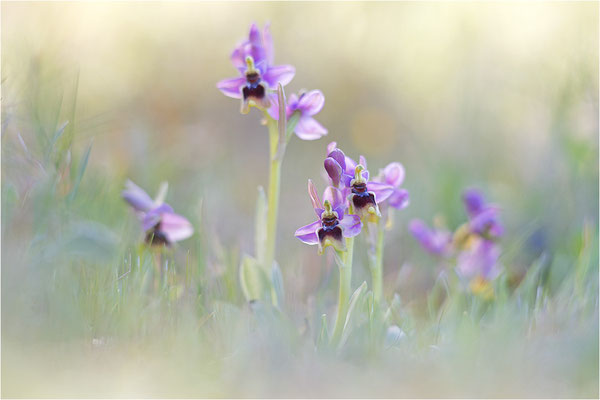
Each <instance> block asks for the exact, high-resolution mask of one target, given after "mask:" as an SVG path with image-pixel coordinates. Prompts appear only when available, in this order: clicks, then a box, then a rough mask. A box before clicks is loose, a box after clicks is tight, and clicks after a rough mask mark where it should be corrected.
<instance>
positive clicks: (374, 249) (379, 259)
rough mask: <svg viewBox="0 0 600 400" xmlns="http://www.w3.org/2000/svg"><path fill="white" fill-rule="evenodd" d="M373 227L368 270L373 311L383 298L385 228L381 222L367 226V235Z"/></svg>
mask: <svg viewBox="0 0 600 400" xmlns="http://www.w3.org/2000/svg"><path fill="white" fill-rule="evenodd" d="M373 225H375V227H376V232H375V236H376V237H375V240H372V239H373V238H372V237H371V241H372V242H374V243H371V245H370V246H369V267H370V268H369V270H370V271H371V282H372V285H373V301H374V303H375V309H377V308H378V306H379V304H381V299H382V298H383V243H384V236H385V226H384V224H383V223H381V221H377V223H375V224H367V226H368V228H367V229H369V233H371V232H370V231H371V230H372V227H373Z"/></svg>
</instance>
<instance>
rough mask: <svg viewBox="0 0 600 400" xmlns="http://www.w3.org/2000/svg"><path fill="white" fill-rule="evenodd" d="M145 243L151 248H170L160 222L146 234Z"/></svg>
mask: <svg viewBox="0 0 600 400" xmlns="http://www.w3.org/2000/svg"><path fill="white" fill-rule="evenodd" d="M144 241H145V242H146V243H147V244H149V245H151V246H170V245H171V243H170V242H169V240H168V239H167V236H166V235H165V234H164V233H163V232H162V231H161V230H160V222H159V223H158V224H156V225H154V227H153V228H152V229H151V230H149V231H148V232H147V233H146V237H145V238H144Z"/></svg>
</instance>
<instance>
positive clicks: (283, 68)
mask: <svg viewBox="0 0 600 400" xmlns="http://www.w3.org/2000/svg"><path fill="white" fill-rule="evenodd" d="M231 61H232V63H233V65H234V66H235V67H236V68H237V69H238V71H239V73H240V75H241V76H239V77H237V78H231V79H225V80H222V81H220V82H219V83H217V88H218V89H219V90H220V91H221V92H222V93H223V94H224V95H225V96H229V97H232V98H234V99H242V108H241V111H242V113H244V114H246V113H248V111H249V110H250V105H251V103H252V104H255V105H257V106H258V107H261V108H263V109H267V108H268V107H269V105H270V101H269V90H270V89H274V88H276V87H277V83H281V85H282V86H285V85H287V84H288V83H290V81H291V80H292V79H293V78H294V74H295V73H296V70H295V68H294V67H293V66H291V65H277V66H274V65H273V40H272V38H271V31H270V28H269V25H268V24H267V25H266V26H265V28H264V30H263V33H262V35H261V33H260V31H259V30H258V27H257V26H256V24H252V25H251V26H250V33H249V34H248V39H247V40H244V41H243V42H242V43H240V44H239V45H238V46H237V47H236V48H235V50H234V51H233V53H232V54H231Z"/></svg>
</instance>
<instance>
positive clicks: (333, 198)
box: [323, 186, 344, 217]
mask: <svg viewBox="0 0 600 400" xmlns="http://www.w3.org/2000/svg"><path fill="white" fill-rule="evenodd" d="M325 200H328V201H329V203H330V204H331V207H332V208H337V207H338V206H339V205H340V204H342V203H343V202H344V197H343V196H342V192H340V190H339V189H337V188H334V187H333V186H327V188H325V192H324V193H323V202H324V201H325ZM339 217H341V215H339Z"/></svg>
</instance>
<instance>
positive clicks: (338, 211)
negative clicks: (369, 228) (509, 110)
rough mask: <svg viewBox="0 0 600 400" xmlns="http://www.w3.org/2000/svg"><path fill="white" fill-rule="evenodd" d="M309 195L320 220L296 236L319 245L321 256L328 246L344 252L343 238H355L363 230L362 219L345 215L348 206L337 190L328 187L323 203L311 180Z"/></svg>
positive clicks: (304, 227)
mask: <svg viewBox="0 0 600 400" xmlns="http://www.w3.org/2000/svg"><path fill="white" fill-rule="evenodd" d="M308 193H309V196H310V198H311V202H312V205H313V208H314V210H315V213H316V214H317V217H318V220H317V221H315V222H313V223H311V224H308V225H305V226H303V227H301V228H299V229H298V230H296V232H295V234H294V235H295V236H296V237H297V238H298V239H300V240H301V241H302V242H304V243H306V244H310V245H314V244H316V245H318V246H319V253H320V254H321V253H323V251H324V249H325V248H326V247H328V246H332V247H334V248H335V249H336V250H340V251H344V250H345V248H346V247H345V242H344V240H343V238H348V237H354V236H356V235H358V234H359V233H360V231H361V229H362V223H361V221H360V217H358V216H357V215H350V214H346V213H345V211H346V204H345V202H344V198H343V195H342V193H341V192H340V190H339V189H337V188H334V187H332V186H328V187H327V188H326V189H325V192H324V194H323V203H321V200H320V199H319V196H318V195H317V192H316V189H315V186H314V184H313V182H312V181H311V180H309V181H308Z"/></svg>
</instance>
